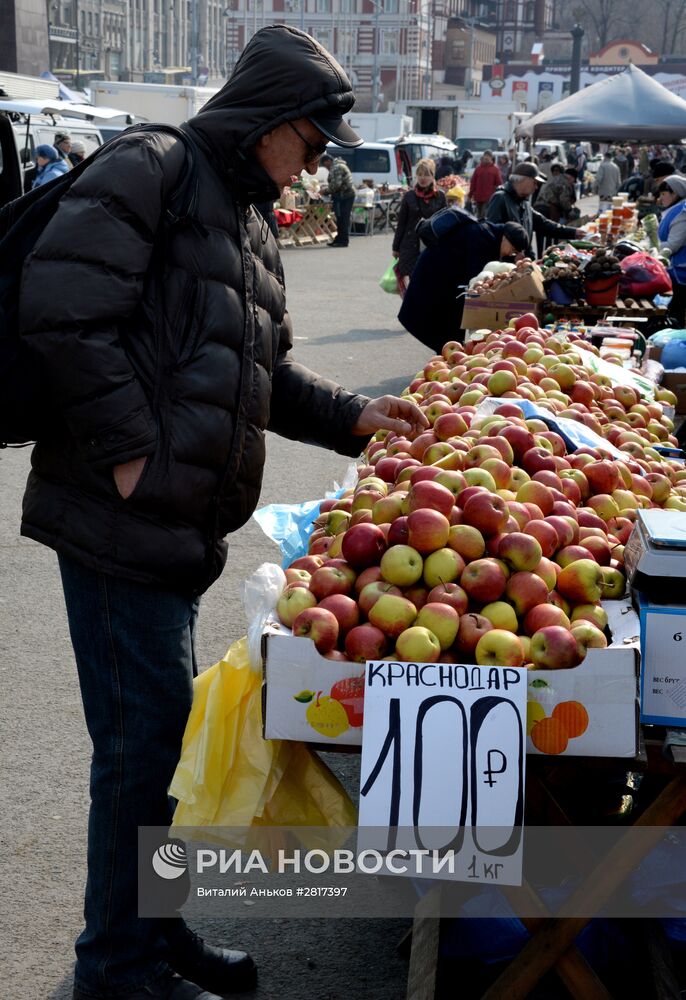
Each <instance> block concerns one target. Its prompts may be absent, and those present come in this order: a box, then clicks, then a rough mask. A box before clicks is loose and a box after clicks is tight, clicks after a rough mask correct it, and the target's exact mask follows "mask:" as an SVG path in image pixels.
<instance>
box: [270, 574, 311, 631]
mask: <svg viewBox="0 0 686 1000" xmlns="http://www.w3.org/2000/svg"><path fill="white" fill-rule="evenodd" d="M316 603H317V598H316V597H315V596H314V594H313V593H312V592H311V591H310V590H309V589H308V588H307V587H301V586H298V585H297V584H294V585H292V586H290V587H286V589H285V590H284V591H283V593H282V594H281V596H280V597H279V599H278V601H277V602H276V613H277V615H278V616H279V621H280V622H281V624H282V625H285V626H286V628H292V627H293V622H294V621H295V619H296V618H297V617H298V615H299V614H300V612H301V611H305V610H306V609H307V608H313V607H314V606H315V605H316Z"/></svg>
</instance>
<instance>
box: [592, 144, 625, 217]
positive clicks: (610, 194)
mask: <svg viewBox="0 0 686 1000" xmlns="http://www.w3.org/2000/svg"><path fill="white" fill-rule="evenodd" d="M595 179H596V184H597V185H598V211H599V212H604V211H605V209H607V208H611V207H612V199H613V198H614V196H615V195H616V194H617V192H618V191H619V188H620V186H621V183H622V176H621V173H620V169H619V167H618V166H617V163H616V162H615V161H613V159H612V153H610V152H609V151H608V152H607V153H605V154H604V156H603V162H602V163H601V164H600V166H599V167H598V172H597V173H596V175H595Z"/></svg>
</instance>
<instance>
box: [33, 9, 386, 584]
mask: <svg viewBox="0 0 686 1000" xmlns="http://www.w3.org/2000/svg"><path fill="white" fill-rule="evenodd" d="M353 101H354V98H353V95H352V92H351V88H350V83H349V81H348V79H347V77H346V76H345V73H344V72H343V70H342V69H341V67H340V66H339V65H338V64H337V63H336V62H335V61H334V60H333V59H332V58H331V56H329V54H328V53H327V52H326V51H325V50H324V49H323V48H322V47H321V46H320V45H319V44H318V43H317V42H316V41H315V40H314V39H312V38H310V37H309V36H308V35H306V34H304V33H303V32H300V31H298V30H297V29H294V28H289V27H285V26H274V27H269V28H265V29H263V30H262V31H259V32H258V33H257V34H256V35H255V36H254V37H253V38H252V40H251V41H250V43H249V44H248V46H247V47H246V49H245V50H244V52H243V54H242V56H241V58H240V60H239V62H238V64H237V66H236V69H235V71H234V73H233V75H232V77H231V79H230V80H229V81H228V83H227V84H226V85H225V86H224V87H223V88H222V89H221V90H220V91H219V93H218V94H217V95H215V97H214V98H212V100H211V101H210V102H209V103H208V104H207V105H205V107H204V108H203V109H202V110H201V111H200V113H199V114H198V115H196V116H195V117H194V118H192V119H191V120H190V121H189V122H187V123H186V124H185V125H184V126H183V127H184V130H185V131H186V132H187V133H188V135H189V136H190V137H191V139H192V140H193V143H194V146H195V156H194V162H195V166H196V168H197V185H196V199H195V204H194V207H193V210H192V212H191V215H192V219H191V220H182V223H185V224H180V225H178V226H175V227H173V228H170V227H168V226H165V225H163V224H162V220H163V219H164V217H165V210H166V209H168V208H169V206H170V200H171V192H173V191H174V190H175V189H176V188H177V186H178V182H179V179H180V177H181V175H182V174H183V173H184V171H185V170H186V168H187V161H186V151H185V147H184V144H183V143H182V142H181V141H180V140H179V139H178V138H177V137H174V136H172V135H170V134H169V133H165V132H162V131H160V132H154V131H153V132H145V133H136V131H135V130H132V131H130V132H127V133H125V134H124V135H123V136H122V137H121V138H120V139H119V140H117V142H116V143H115V144H113V145H112V146H111V147H109V148H108V149H107V150H105V151H104V152H103V153H102V154H101V155H100V156H98V157H96V158H95V159H94V161H93V162H92V163H91V164H90V165H89V166H88V168H87V169H86V170H85V171H84V173H83V175H82V176H81V177H80V178H78V179H77V181H76V182H75V183H74V184H73V185H72V187H71V189H70V190H69V192H68V193H67V194H66V195H65V196H64V198H63V199H62V202H61V203H60V206H59V208H58V211H57V212H56V214H55V216H54V218H53V220H52V222H51V223H50V224H49V225H48V226H47V227H46V229H45V231H44V233H43V235H42V237H41V239H40V241H39V242H38V244H37V245H36V247H35V250H34V252H33V254H32V255H31V256H30V257H29V259H28V260H27V263H26V265H25V270H24V275H23V282H22V294H21V303H20V309H21V316H20V322H21V328H22V335H23V336H24V337H25V338H26V342H27V344H28V345H29V347H30V349H31V350H32V351H33V352H34V354H35V357H36V359H37V362H38V363H39V364H40V365H41V366H42V368H43V371H44V373H45V374H46V376H47V378H48V380H49V384H50V387H51V392H52V404H53V414H54V420H53V421H52V422H51V427H50V428H49V429H46V432H45V434H44V435H43V436H42V437H41V440H40V441H39V443H38V444H37V445H36V446H35V448H34V451H33V455H32V472H31V474H30V477H29V482H28V486H27V490H26V494H25V497H24V509H23V521H22V533H23V534H24V535H27V536H28V537H30V538H33V539H35V540H37V541H39V542H43V543H45V544H46V545H49V546H51V547H52V548H54V549H56V550H57V551H58V552H61V553H64V554H65V555H68V556H70V557H72V558H74V559H75V560H77V561H79V562H81V563H82V564H84V565H86V566H89V567H91V568H94V569H97V570H100V571H102V572H105V573H109V574H112V575H115V576H121V577H124V578H127V579H131V580H135V581H139V582H142V583H150V584H154V585H156V586H161V587H163V588H167V589H170V590H175V591H177V592H180V593H184V594H191V595H192V594H199V593H201V592H202V591H204V590H205V589H206V588H207V587H208V586H209V585H210V584H211V583H212V582H213V581H214V580H215V579H216V578H217V577H218V576H219V574H220V573H221V571H222V569H223V566H224V563H225V560H226V543H225V541H224V537H225V536H226V534H227V533H228V532H230V531H234V530H235V529H237V528H239V527H240V526H241V525H242V524H243V523H244V522H245V521H246V520H247V519H248V518H249V517H250V515H251V513H252V511H253V510H254V508H255V506H256V503H257V500H258V497H259V493H260V486H261V481H262V470H263V464H264V457H265V442H264V433H265V430H266V429H267V428H269V429H271V430H273V431H276V432H277V433H279V434H282V435H284V436H286V437H289V438H293V439H297V440H301V441H307V442H310V443H313V444H317V445H321V446H324V447H327V448H333V449H335V450H337V451H339V452H341V453H342V454H346V455H351V456H353V455H356V454H358V453H359V451H360V448H361V447H363V446H364V444H365V442H366V439H364V438H361V437H356V436H354V435H353V434H352V433H351V431H352V427H353V426H354V425H355V423H356V422H357V419H358V417H359V414H360V413H361V411H362V409H363V408H364V406H365V405H366V403H367V401H368V400H367V398H366V397H362V396H356V395H353V394H351V393H349V392H347V391H345V390H344V389H342V388H340V387H339V386H337V385H335V384H334V383H333V382H329V381H327V380H325V379H323V378H321V377H320V376H318V375H315V374H314V373H312V372H311V371H309V370H308V369H306V368H305V367H303V366H302V365H300V364H298V363H297V362H296V361H295V359H294V358H293V357H292V355H291V347H292V333H291V324H290V320H289V317H288V313H287V312H286V303H285V289H284V279H283V271H282V267H281V262H280V259H279V254H278V250H277V247H276V243H275V241H274V239H273V237H272V235H271V233H270V232H269V228H268V226H267V225H266V224H265V223H264V222H263V220H261V219H260V218H259V217H258V216H257V214H256V213H255V212H254V211H253V209H252V207H251V205H252V203H253V202H254V201H265V200H273V199H274V197H275V196H276V195H277V194H278V191H277V189H276V186H275V185H274V183H273V181H272V180H271V178H270V177H269V176H268V175H267V174H266V173H265V172H264V171H263V170H262V168H261V167H260V165H259V164H258V163H257V161H256V160H255V159H254V158H253V157H252V156H251V149H252V147H253V146H254V145H255V143H256V142H257V140H258V139H259V138H260V136H262V135H263V134H265V133H267V132H269V131H271V130H273V129H274V128H275V127H276V126H278V125H280V124H282V123H283V122H286V121H289V120H294V119H297V118H299V117H302V116H305V115H308V114H311V113H314V112H316V111H320V112H321V111H324V110H326V109H329V110H333V111H336V112H338V113H341V114H342V113H343V112H345V111H348V110H350V108H351V107H352V104H353ZM89 237H90V238H89ZM142 456H145V457H146V463H145V467H144V469H143V472H142V475H141V477H140V479H139V481H138V483H137V485H136V487H135V489H134V491H133V493H132V494H131V496H130V497H128V498H127V499H122V497H121V496H120V494H119V492H118V490H117V488H116V486H115V483H114V479H113V473H112V468H113V466H115V465H118V464H121V463H124V462H127V461H129V460H131V459H134V458H139V457H142Z"/></svg>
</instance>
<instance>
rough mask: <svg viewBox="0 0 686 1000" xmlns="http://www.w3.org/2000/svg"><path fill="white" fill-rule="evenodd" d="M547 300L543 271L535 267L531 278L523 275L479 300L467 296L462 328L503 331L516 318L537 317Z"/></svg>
mask: <svg viewBox="0 0 686 1000" xmlns="http://www.w3.org/2000/svg"><path fill="white" fill-rule="evenodd" d="M544 299H545V289H544V287H543V275H542V273H541V269H540V268H539V267H538V266H537V265H534V269H533V271H532V272H531V274H525V275H523V276H522V277H521V278H519V280H518V281H513V282H512V284H510V285H505V286H504V287H503V288H498V289H496V290H495V291H493V292H484V293H483V294H482V295H479V296H471V297H470V296H467V297H466V299H465V304H464V311H463V313H462V327H463V329H465V330H480V329H482V328H483V329H490V330H499V329H502V327H504V326H507V324H508V323H509V321H510V320H511V319H514V318H515V317H516V316H523V315H524V313H528V312H532V313H535V314H536V315H538V309H537V306H538V304H539V303H541V302H543V301H544Z"/></svg>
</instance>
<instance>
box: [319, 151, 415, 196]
mask: <svg viewBox="0 0 686 1000" xmlns="http://www.w3.org/2000/svg"><path fill="white" fill-rule="evenodd" d="M324 156H331V157H332V158H333V159H334V160H338V159H340V160H344V161H345V162H346V164H347V165H348V167H349V168H350V172H351V174H352V175H353V182H354V184H355V187H359V186H360V185H361V184H362V183H363V182H364V181H366V180H371V181H373V183H374V187H382V186H387V187H402V186H403V184H404V183H405V178H404V177H403V174H402V173H401V164H400V161H399V157H398V155H397V154H396V147H395V145H394V144H393V143H390V142H363V143H362V145H361V146H356V147H355V148H354V149H345V148H343V147H341V146H336V145H334V144H333V143H330V144H329V145H328V146H327V148H326V153H325V154H324ZM320 162H321V161H320ZM316 176H317V179H318V180H319V181H320V182H322V183H324V182H326V178H327V177H328V173H327V171H326V168H325V167H322V166H321V165H320V167H319V169H318V171H317V175H316Z"/></svg>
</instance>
